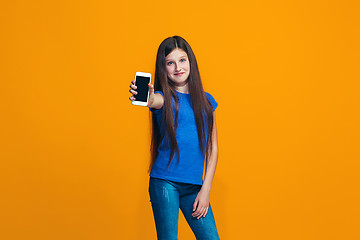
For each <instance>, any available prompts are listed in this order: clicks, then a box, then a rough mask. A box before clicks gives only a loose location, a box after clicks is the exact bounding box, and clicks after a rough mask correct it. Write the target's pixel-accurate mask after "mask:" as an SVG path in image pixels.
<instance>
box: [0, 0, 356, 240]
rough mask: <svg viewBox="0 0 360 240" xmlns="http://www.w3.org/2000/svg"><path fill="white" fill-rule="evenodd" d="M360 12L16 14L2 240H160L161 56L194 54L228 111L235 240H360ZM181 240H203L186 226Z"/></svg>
mask: <svg viewBox="0 0 360 240" xmlns="http://www.w3.org/2000/svg"><path fill="white" fill-rule="evenodd" d="M359 12H360V4H359V2H358V1H346V0H345V1H344V0H338V1H335V0H333V1H331V0H327V1H325V0H323V1H320V0H316V1H309V0H306V1H301V0H295V1H280V0H275V1H265V0H257V1H235V0H232V1H228V0H225V1H213V0H207V1H188V0H184V1H155V2H154V1H146V0H139V1H134V2H132V1H115V0H113V1H111V0H106V1H94V0H93V1H69V0H66V1H40V0H35V1H1V3H0V26H1V32H0V34H1V37H0V74H1V76H0V79H1V87H0V110H1V118H0V121H1V122H0V123H1V125H0V136H1V138H0V141H1V142H0V158H1V166H0V171H1V172H0V189H1V197H0V203H1V207H0V208H1V209H0V238H1V239H4V240H5V239H6V240H13V239H21V240H22V239H24V240H25V239H26V240H28V239H36V240H42V239H46V240H47V239H51V240H56V239H61V240H63V239H67V240H71V239H77V240H78V239H84V240H85V239H86V240H88V239H91V240H93V239H94V240H95V239H96V240H100V239H106V240H111V239H127V240H131V239H145V240H147V239H155V226H154V221H153V217H152V211H151V205H150V202H149V197H148V192H147V187H148V175H147V172H146V171H147V166H148V161H149V144H150V137H149V136H150V135H149V132H150V124H149V111H148V110H147V109H146V108H144V107H137V106H133V105H132V104H130V101H129V100H128V97H129V96H130V93H129V92H128V89H129V85H130V81H131V80H132V79H133V78H134V74H135V72H136V71H144V72H151V73H154V65H155V55H156V51H157V48H158V46H159V44H160V42H161V41H162V40H163V39H164V38H166V37H168V36H172V35H180V36H183V37H184V38H185V39H187V40H188V42H189V43H190V45H191V46H192V48H193V49H194V52H195V54H196V56H197V59H198V63H199V67H200V73H201V76H202V79H203V84H204V87H205V90H206V91H208V92H210V93H212V95H213V96H214V97H215V99H216V100H217V101H218V103H219V108H218V109H217V110H216V112H217V125H218V135H219V136H218V137H219V147H220V155H219V162H218V169H217V172H216V176H215V179H214V183H213V187H212V192H211V203H212V206H213V209H214V212H215V219H216V222H217V225H218V230H219V233H220V235H221V238H222V239H231V240H232V239H245V240H255V239H256V240H264V239H266V240H270V239H274V240H289V239H291V240H297V239H299V240H300V239H301V240H304V239H307V240H312V239H314V240H319V239H324V240H325V239H326V240H330V239H346V240H355V239H360V230H359V226H360V207H359V202H360V196H359V195H360V194H359V183H360V177H359V175H360V174H359V172H360V171H359V170H360V166H359V165H360V163H359V159H360V152H359V137H360V136H359V135H360V134H359V120H360V119H359V102H360V101H359V94H360V92H359V83H358V82H359V79H360V76H359V75H360V74H359V63H360V58H359V56H360V51H359V50H360V48H359V42H360V38H359V30H360V29H359V23H360V21H359V20H360V18H359ZM179 239H194V237H193V236H192V233H191V230H190V229H189V228H188V226H187V225H186V223H185V220H184V219H183V217H182V215H181V214H180V226H179Z"/></svg>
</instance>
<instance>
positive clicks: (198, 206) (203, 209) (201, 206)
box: [192, 111, 218, 219]
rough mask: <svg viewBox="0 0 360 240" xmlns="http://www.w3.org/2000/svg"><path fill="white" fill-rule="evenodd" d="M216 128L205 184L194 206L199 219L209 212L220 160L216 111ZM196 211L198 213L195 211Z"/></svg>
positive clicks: (209, 154) (214, 127) (214, 129)
mask: <svg viewBox="0 0 360 240" xmlns="http://www.w3.org/2000/svg"><path fill="white" fill-rule="evenodd" d="M213 119H214V126H213V132H212V149H211V152H210V153H209V152H208V153H207V155H208V157H207V161H206V171H205V178H204V183H203V185H202V187H201V190H200V192H199V193H198V195H197V197H196V199H195V202H194V204H193V214H192V216H193V217H196V218H197V219H199V218H201V217H205V216H206V214H207V213H208V210H209V195H210V189H211V184H212V181H213V179H214V175H215V170H216V165H217V160H218V141H217V129H216V120H215V111H214V112H213ZM195 210H196V211H195Z"/></svg>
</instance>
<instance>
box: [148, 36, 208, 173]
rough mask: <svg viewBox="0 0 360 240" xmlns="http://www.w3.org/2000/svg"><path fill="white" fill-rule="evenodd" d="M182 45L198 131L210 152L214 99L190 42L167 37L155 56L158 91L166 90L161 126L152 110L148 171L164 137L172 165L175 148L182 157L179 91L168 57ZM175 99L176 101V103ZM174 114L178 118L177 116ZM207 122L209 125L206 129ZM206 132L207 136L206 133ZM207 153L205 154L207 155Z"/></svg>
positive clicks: (200, 139) (156, 88)
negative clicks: (178, 136) (170, 75)
mask: <svg viewBox="0 0 360 240" xmlns="http://www.w3.org/2000/svg"><path fill="white" fill-rule="evenodd" d="M176 48H178V49H182V50H183V51H185V52H186V53H187V55H188V59H189V63H190V74H189V78H188V80H187V82H188V86H189V93H190V95H191V103H192V108H193V110H194V114H195V120H196V126H197V132H198V136H199V143H200V148H201V151H202V153H203V154H204V155H205V152H207V153H210V152H211V146H212V130H213V121H214V120H213V115H212V114H213V109H212V105H211V102H210V101H209V100H208V98H207V97H206V94H205V92H204V89H203V86H202V83H201V78H200V73H199V68H198V65H197V61H196V58H195V55H194V52H193V51H192V49H191V47H190V45H189V43H188V42H187V41H186V40H185V39H183V38H182V37H179V36H173V37H169V38H166V39H165V40H164V41H163V42H162V43H161V44H160V46H159V49H158V52H157V56H156V67H155V84H154V88H155V91H162V92H163V94H164V105H163V111H162V116H161V120H160V122H162V124H161V125H162V126H163V127H160V126H159V125H158V123H157V120H156V117H155V116H154V114H152V139H151V161H150V167H149V171H151V168H152V167H153V165H154V163H155V160H156V157H157V155H158V147H159V146H160V144H161V142H162V141H165V144H168V145H169V146H170V149H171V151H170V159H169V164H168V166H170V164H171V162H172V160H173V158H174V155H175V152H176V153H177V154H178V156H179V159H180V152H179V146H178V144H177V141H176V128H177V123H178V111H179V104H178V98H177V95H176V90H175V86H174V84H172V83H171V80H169V79H168V76H167V72H166V67H165V58H166V56H167V55H168V54H169V53H171V52H172V51H173V50H174V49H176ZM173 103H175V104H174V105H173ZM173 106H175V115H174V113H173ZM174 116H175V119H174ZM206 126H207V129H205V128H206ZM206 135H207V136H206ZM207 157H208V154H206V158H207Z"/></svg>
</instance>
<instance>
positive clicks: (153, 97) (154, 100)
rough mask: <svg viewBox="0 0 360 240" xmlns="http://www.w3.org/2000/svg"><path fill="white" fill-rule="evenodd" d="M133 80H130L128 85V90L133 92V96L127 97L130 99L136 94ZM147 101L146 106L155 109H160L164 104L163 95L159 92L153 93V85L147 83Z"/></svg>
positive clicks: (132, 99)
mask: <svg viewBox="0 0 360 240" xmlns="http://www.w3.org/2000/svg"><path fill="white" fill-rule="evenodd" d="M134 83H135V82H134V80H133V81H132V82H131V85H130V90H129V92H130V93H132V94H133V96H131V97H130V98H129V99H130V101H134V100H135V98H134V95H136V94H137V92H136V91H135V90H136V88H137V87H136V86H135V85H134ZM149 90H150V92H149V101H148V107H150V108H156V109H160V108H162V106H163V105H164V97H163V96H162V95H161V94H160V93H154V86H153V85H152V84H150V83H149Z"/></svg>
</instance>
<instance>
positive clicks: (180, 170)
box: [150, 91, 218, 185]
mask: <svg viewBox="0 0 360 240" xmlns="http://www.w3.org/2000/svg"><path fill="white" fill-rule="evenodd" d="M156 93H160V94H161V95H163V93H162V92H160V91H158V92H156ZM176 94H177V97H178V100H179V112H178V126H177V129H176V141H177V144H178V146H179V152H180V159H179V156H178V154H177V152H176V151H175V155H174V158H173V160H172V162H171V165H170V167H169V168H168V164H169V159H170V152H171V148H170V146H169V144H166V143H165V139H163V141H162V142H161V143H160V146H159V147H158V156H157V158H156V161H155V163H154V165H153V167H152V169H151V172H150V176H151V177H155V178H160V179H167V180H171V181H176V182H183V183H191V184H198V185H202V183H203V180H202V175H203V171H204V160H205V155H204V154H203V153H202V152H201V149H200V143H199V138H198V131H197V127H196V121H195V115H194V111H193V109H192V106H191V96H190V94H186V93H180V92H176ZM205 94H206V96H207V98H208V99H209V101H210V102H211V104H212V107H213V111H214V110H215V109H216V108H217V106H218V104H217V102H216V101H215V99H214V98H213V96H211V95H210V94H209V93H205ZM150 111H151V112H153V114H154V115H155V116H156V120H157V122H158V124H159V126H161V124H165V123H162V122H161V116H162V111H163V108H161V109H154V108H150ZM174 112H175V108H174ZM205 129H207V128H206V126H205Z"/></svg>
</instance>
